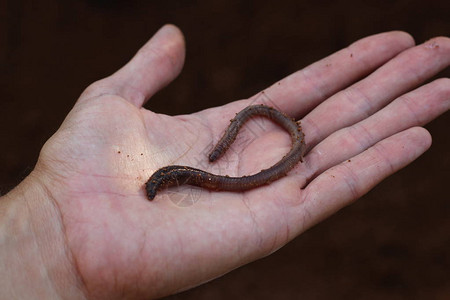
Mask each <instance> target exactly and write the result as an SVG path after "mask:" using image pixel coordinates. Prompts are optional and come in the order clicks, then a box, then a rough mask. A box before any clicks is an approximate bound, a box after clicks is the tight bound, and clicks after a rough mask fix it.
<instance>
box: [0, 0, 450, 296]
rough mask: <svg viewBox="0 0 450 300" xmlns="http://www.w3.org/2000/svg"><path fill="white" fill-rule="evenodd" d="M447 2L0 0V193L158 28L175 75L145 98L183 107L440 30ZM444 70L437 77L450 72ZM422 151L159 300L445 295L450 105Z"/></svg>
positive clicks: (446, 30)
mask: <svg viewBox="0 0 450 300" xmlns="http://www.w3.org/2000/svg"><path fill="white" fill-rule="evenodd" d="M449 16H450V1H432V0H430V1H406V0H404V1H354V0H353V1H324V0H315V1H288V0H279V1H230V0H228V1H225V0H221V1H133V0H128V1H119V0H115V1H114V0H84V1H81V0H80V1H73V0H68V1H57V0H47V1H27V0H0V91H1V96H0V97H1V100H0V137H1V156H0V193H1V194H5V193H6V192H8V191H9V190H10V189H11V188H13V187H14V186H15V185H17V184H18V183H19V182H20V181H21V180H22V179H23V178H24V177H25V176H27V174H28V173H29V172H30V171H31V170H32V169H33V166H34V164H35V162H36V160H37V157H38V155H39V150H40V148H41V147H42V145H43V144H44V143H45V141H46V140H47V139H48V138H49V137H50V136H51V135H52V134H53V132H55V131H56V130H57V128H58V127H59V125H60V124H61V122H62V121H63V119H64V118H65V116H66V114H67V113H68V112H69V111H70V109H71V108H72V106H73V104H74V103H75V101H76V99H77V98H78V96H79V94H80V93H81V92H82V91H83V89H84V88H85V87H86V86H87V85H89V84H90V83H92V82H93V81H95V80H98V79H100V78H103V77H105V76H107V75H109V74H111V73H113V72H114V71H116V70H117V69H118V68H119V67H121V66H122V65H123V64H125V63H126V62H127V61H128V60H129V59H130V58H131V57H132V56H133V55H134V53H135V52H136V51H137V50H138V49H139V47H140V46H141V45H143V44H144V43H145V42H146V41H147V40H148V39H149V38H150V37H151V36H152V34H153V33H155V32H156V31H157V30H158V29H159V28H160V27H161V26H162V25H163V24H165V23H173V24H176V25H177V26H179V27H180V28H181V30H182V31H183V32H184V34H185V37H186V41H187V56H186V63H185V67H184V70H183V72H182V74H181V75H180V76H179V78H178V79H176V80H175V81H174V82H173V83H172V84H171V85H170V86H169V87H167V88H165V89H164V90H163V91H161V92H160V93H158V94H157V95H156V96H155V97H154V98H152V100H151V101H150V102H149V103H148V104H147V105H146V106H147V107H148V108H149V109H152V110H154V111H157V112H161V113H166V114H170V115H174V114H186V113H191V112H195V111H198V110H201V109H205V108H209V107H212V106H217V105H222V104H225V103H228V102H230V101H233V100H237V99H243V98H247V97H250V96H252V95H253V94H255V93H257V92H258V91H260V90H261V89H263V88H266V87H268V86H270V85H271V84H272V83H273V82H275V81H277V80H279V79H281V78H283V77H285V76H287V75H289V74H290V73H293V72H295V71H297V70H299V69H301V68H303V67H305V66H307V65H308V64H311V63H313V62H314V61H316V60H319V59H321V58H323V57H324V56H327V55H329V54H331V53H333V52H335V51H337V50H339V49H341V48H343V47H345V46H347V45H348V44H350V43H352V42H354V41H355V40H357V39H360V38H362V37H365V36H368V35H371V34H375V33H379V32H383V31H389V30H404V31H407V32H409V33H410V34H412V35H413V36H414V38H415V40H416V42H417V43H422V42H424V41H426V40H427V39H429V38H431V37H433V36H438V35H446V36H449V35H450V17H449ZM449 75H450V73H449V69H447V70H446V71H444V72H442V73H441V74H440V75H439V76H437V77H443V76H445V77H449ZM426 128H427V129H428V130H429V131H430V132H431V134H432V135H433V145H432V147H431V149H430V150H429V151H428V152H426V153H425V154H424V155H423V156H422V157H420V158H419V159H418V160H417V161H415V162H414V163H413V164H412V165H410V166H408V167H407V168H405V169H404V170H402V171H400V172H398V173H397V174H395V175H393V176H391V177H390V178H388V179H386V180H385V181H384V182H382V183H381V184H380V185H378V186H377V187H376V188H375V189H373V190H372V191H371V192H369V193H368V194H367V195H366V196H364V197H362V198H361V199H360V200H359V201H358V202H356V203H355V204H353V205H351V206H349V207H347V208H345V209H343V210H341V211H340V212H339V213H337V214H336V215H334V216H333V217H331V218H329V219H328V220H326V221H325V222H323V223H321V224H319V225H317V226H316V227H314V228H312V229H311V230H309V231H307V232H306V233H305V234H303V235H301V236H300V237H298V238H296V239H295V240H294V241H292V242H291V243H289V244H288V245H287V246H285V247H284V248H282V249H280V250H279V251H277V252H276V253H274V254H272V255H270V256H269V257H267V258H264V259H261V260H259V261H256V262H254V263H251V264H249V265H246V266H244V267H241V268H239V269H237V270H235V271H233V272H231V273H229V274H227V275H225V276H223V277H221V278H218V279H216V280H214V281H212V282H209V283H207V284H204V285H202V286H200V287H197V288H194V289H192V290H189V291H186V292H183V293H180V294H178V295H174V296H171V297H169V298H168V299H210V298H212V297H214V298H215V299H229V298H234V299H252V298H258V299H274V298H277V299H294V298H300V297H301V298H303V299H449V298H450V196H449V192H448V190H447V189H448V184H449V178H450V150H449V149H450V138H449V134H448V129H449V128H450V115H449V114H448V113H447V114H446V115H444V116H442V117H440V118H438V119H437V120H435V121H433V122H432V123H430V124H428V125H427V126H426Z"/></svg>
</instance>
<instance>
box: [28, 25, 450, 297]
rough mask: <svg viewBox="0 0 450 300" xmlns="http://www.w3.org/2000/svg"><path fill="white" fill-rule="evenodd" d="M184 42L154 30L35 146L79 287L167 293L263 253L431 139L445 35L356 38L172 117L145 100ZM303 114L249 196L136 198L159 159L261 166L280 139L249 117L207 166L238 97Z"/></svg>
mask: <svg viewBox="0 0 450 300" xmlns="http://www.w3.org/2000/svg"><path fill="white" fill-rule="evenodd" d="M183 61H184V42H183V38H182V35H181V33H180V32H179V30H178V29H177V28H176V27H174V26H170V25H169V26H165V27H163V29H162V30H160V31H159V32H158V33H157V34H156V35H155V36H154V37H153V38H152V40H150V41H149V42H148V43H147V44H146V45H145V46H144V47H143V48H142V49H141V50H140V51H139V52H138V53H137V55H136V56H135V57H134V58H133V60H132V61H130V63H128V64H127V65H126V66H125V67H123V68H122V69H121V70H119V71H118V72H117V73H115V74H113V75H112V76H110V77H108V78H106V79H103V80H101V81H98V82H96V83H94V84H93V85H91V86H90V87H89V88H88V89H87V90H86V91H85V92H84V93H83V94H82V95H81V97H80V99H79V100H78V102H77V103H76V105H75V107H74V108H73V110H72V111H71V112H70V114H69V115H68V117H67V118H66V120H65V121H64V123H63V125H62V126H61V128H60V129H59V130H58V132H57V133H56V134H55V135H54V136H53V137H52V138H51V139H50V140H49V141H48V142H47V144H46V145H45V146H44V148H43V150H42V152H41V156H40V158H39V162H38V164H37V166H36V170H35V172H39V173H40V176H41V177H43V178H44V179H42V180H41V181H42V182H44V183H45V186H46V189H47V190H48V191H49V195H51V198H52V199H53V201H54V202H55V203H56V204H57V207H58V210H59V212H60V218H61V227H62V228H63V233H64V235H65V240H66V241H67V248H68V249H69V250H70V251H68V253H70V254H68V255H70V256H71V257H70V261H71V262H72V263H73V267H74V269H76V272H77V274H78V276H79V278H80V282H82V286H83V289H84V290H85V293H86V295H88V296H94V297H99V298H108V299H114V298H123V297H138V298H139V297H148V296H162V295H167V294H170V293H173V292H176V291H178V290H182V289H186V288H188V287H191V286H194V285H197V284H200V283H201V282H204V281H206V280H209V279H212V278H214V277H217V276H219V275H221V274H223V273H225V272H227V271H230V270H232V269H234V268H236V267H238V266H240V265H242V264H245V263H247V262H250V261H252V260H255V259H257V258H260V257H262V256H264V255H267V254H269V253H271V252H272V251H274V250H276V249H278V248H279V247H281V246H283V245H284V244H286V243H287V242H288V241H289V240H291V239H293V238H294V237H296V236H298V235H299V234H300V233H301V232H303V231H304V230H306V229H307V228H309V227H311V226H312V225H314V224H316V223H317V222H319V221H320V220H322V219H323V218H325V217H327V216H329V215H330V214H332V213H334V212H336V211H337V210H339V209H340V208H342V207H343V206H345V205H348V204H349V203H351V202H352V201H354V200H356V199H357V198H359V197H360V196H361V195H363V194H364V193H366V192H367V191H369V190H370V189H371V188H372V187H374V186H375V185H376V184H377V183H378V182H380V181H381V180H383V179H384V178H386V177H387V176H389V175H390V174H392V173H394V172H396V171H397V170H399V169H400V168H402V167H404V166H405V165H407V164H409V163H410V162H412V161H413V160H414V159H415V158H417V157H418V156H420V155H421V154H422V153H423V152H424V151H425V150H426V149H427V148H428V147H429V146H430V144H431V137H430V135H429V133H428V132H427V131H426V130H425V129H423V128H421V127H416V126H421V125H423V124H425V123H427V122H429V121H430V120H432V119H434V118H436V117H437V116H438V115H440V114H442V113H443V112H445V111H446V110H448V107H449V103H450V98H449V82H448V80H447V79H440V80H436V81H434V82H431V83H428V84H427V85H424V86H422V87H420V88H418V89H415V88H417V86H419V85H420V84H421V83H422V82H423V81H424V80H426V79H428V78H430V77H431V76H433V75H434V74H436V73H437V72H439V71H440V70H442V69H444V68H446V67H447V66H448V64H449V62H450V43H449V41H448V40H447V39H445V38H438V39H434V40H433V41H429V42H427V43H426V44H424V45H420V46H416V47H413V40H412V39H411V38H410V37H409V36H408V35H407V34H405V33H400V32H391V33H385V34H380V35H376V36H372V37H368V38H365V39H363V40H360V41H358V42H356V43H354V44H353V45H351V46H350V47H348V48H346V49H344V50H341V51H339V52H337V53H335V54H333V55H331V56H330V57H327V58H325V59H324V60H322V61H319V62H317V63H315V64H313V65H311V66H309V67H307V68H305V69H303V70H301V71H299V72H297V73H295V74H292V75H291V76H289V77H287V78H285V79H282V80H281V81H279V82H277V83H275V84H274V85H273V86H271V87H270V88H268V89H266V90H265V91H263V92H261V93H258V94H257V95H255V96H254V97H252V98H250V99H247V100H241V101H236V102H234V103H230V104H228V105H225V106H223V107H219V108H212V109H208V110H205V111H201V112H198V113H195V114H192V115H185V116H175V117H170V116H166V115H161V114H156V113H153V112H151V111H149V110H147V109H144V108H142V105H143V104H144V103H145V101H147V100H148V99H149V98H150V97H151V96H152V95H153V94H154V93H155V92H157V91H158V90H159V89H160V88H162V87H163V86H165V85H167V84H168V83H169V82H170V81H171V80H172V79H173V78H175V77H176V76H177V74H178V73H179V72H180V70H181V67H182V65H183ZM254 103H264V104H267V105H270V106H275V107H277V108H278V109H279V110H281V111H283V112H285V113H287V114H288V115H290V116H292V117H294V118H296V119H301V120H302V127H303V131H304V133H305V136H306V144H307V148H308V150H307V154H306V156H305V159H304V162H303V163H300V164H298V165H297V166H296V167H295V168H294V169H293V170H292V171H291V172H289V174H288V176H286V177H284V178H281V179H280V180H278V181H275V182H273V183H271V184H270V185H266V186H263V187H260V188H257V189H253V190H249V191H246V192H239V193H237V192H212V191H208V190H204V189H200V188H196V187H191V186H181V187H176V188H171V189H169V190H163V191H160V192H159V193H158V195H157V197H156V198H155V200H154V201H152V202H150V201H148V200H147V197H146V195H145V190H144V184H145V182H146V181H147V179H148V177H149V176H150V175H151V174H152V173H153V172H154V171H155V170H156V169H158V168H160V167H163V166H166V165H171V164H181V165H188V166H192V167H196V168H200V169H205V170H207V171H210V172H213V173H216V174H221V175H225V174H227V175H232V176H242V175H247V174H252V173H256V172H258V171H259V170H261V169H262V168H266V167H269V166H271V165H272V164H273V163H274V162H276V161H278V160H279V159H280V158H281V157H282V156H283V155H284V154H285V153H286V152H288V151H289V149H290V146H291V145H290V143H291V142H290V137H289V134H287V133H286V132H285V131H284V130H282V129H281V128H280V127H278V126H277V125H276V124H273V123H271V122H270V121H268V120H263V119H255V120H252V121H250V122H249V124H248V126H247V125H246V128H247V129H246V130H243V132H242V133H241V134H240V135H239V138H238V140H237V141H236V142H235V144H234V145H233V146H232V147H231V149H229V151H228V152H227V154H226V155H225V156H224V157H222V158H221V159H220V160H219V161H217V162H216V163H214V164H210V163H209V162H208V161H207V154H208V151H209V150H210V149H211V148H212V146H213V144H214V143H215V142H217V140H218V139H219V138H220V137H221V134H222V133H223V131H224V129H225V128H226V127H227V126H228V124H229V120H230V119H231V118H232V117H234V115H235V113H236V112H238V111H240V110H241V109H243V108H244V107H246V106H248V105H250V104H254Z"/></svg>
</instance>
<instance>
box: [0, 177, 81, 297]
mask: <svg viewBox="0 0 450 300" xmlns="http://www.w3.org/2000/svg"><path fill="white" fill-rule="evenodd" d="M42 182H43V179H42V178H41V177H40V174H37V172H36V171H33V172H32V173H31V174H30V176H28V177H27V178H26V179H25V180H24V181H23V182H22V183H20V185H19V186H17V187H16V188H15V189H13V190H12V191H11V192H10V193H8V194H7V195H5V196H3V197H1V198H0V266H1V267H0V298H1V299H13V298H15V299H61V298H64V299H82V298H84V297H83V293H82V283H81V280H80V279H79V277H78V274H77V273H76V268H75V263H74V262H73V259H72V256H71V253H70V249H67V245H66V242H65V233H64V227H63V222H62V220H61V215H60V211H59V209H58V206H57V204H56V202H55V200H54V199H52V198H51V193H50V192H49V191H48V190H47V189H46V187H45V184H43V183H42Z"/></svg>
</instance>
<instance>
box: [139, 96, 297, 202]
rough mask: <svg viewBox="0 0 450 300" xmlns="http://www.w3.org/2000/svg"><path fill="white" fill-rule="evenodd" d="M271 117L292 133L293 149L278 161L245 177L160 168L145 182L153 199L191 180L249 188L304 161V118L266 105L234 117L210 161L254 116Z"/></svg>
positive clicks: (209, 185) (204, 184)
mask: <svg viewBox="0 0 450 300" xmlns="http://www.w3.org/2000/svg"><path fill="white" fill-rule="evenodd" d="M256 115H259V116H264V117H267V118H269V119H271V120H273V121H275V122H277V123H278V124H279V125H281V126H282V127H283V128H284V129H286V130H287V131H288V132H289V133H290V134H291V139H292V147H291V150H290V151H289V152H288V153H287V154H286V155H285V156H284V157H283V158H282V159H281V160H280V161H279V162H277V163H276V164H275V165H273V166H272V167H270V168H268V169H264V170H261V171H260V172H259V173H256V174H254V175H249V176H242V177H230V176H221V175H214V174H211V173H208V172H206V171H202V170H199V169H195V168H192V167H187V166H177V165H173V166H167V167H163V168H161V169H159V170H157V171H156V172H155V173H153V175H152V176H151V177H150V178H149V180H148V181H147V183H146V184H145V189H146V191H147V197H148V199H149V200H152V199H153V198H155V196H156V192H157V191H158V190H159V189H160V188H162V187H170V186H176V185H180V184H189V185H194V186H199V187H203V188H207V189H210V190H217V191H219V190H222V191H245V190H249V189H252V188H256V187H259V186H261V185H264V184H269V183H270V182H272V181H274V180H277V179H279V178H281V177H283V176H285V175H286V174H287V173H288V172H289V171H290V170H291V169H292V168H293V167H294V166H295V165H296V164H297V163H298V162H299V161H303V154H304V152H305V148H306V145H305V136H304V134H303V132H302V128H301V126H300V122H299V121H298V122H296V121H295V120H294V119H291V118H290V117H288V116H287V115H285V114H284V113H282V112H280V111H278V110H276V109H274V108H272V107H269V106H266V105H252V106H248V107H246V108H245V109H243V110H242V111H240V112H239V113H237V114H236V116H235V117H234V118H233V119H232V120H231V121H230V122H231V123H230V125H229V127H228V128H227V130H226V131H225V134H224V135H223V137H222V138H221V139H220V141H219V142H218V143H217V145H216V146H215V147H214V149H213V150H212V152H211V153H210V154H209V161H210V162H213V161H215V160H216V159H218V158H219V157H221V156H222V155H223V154H224V153H225V152H226V151H227V149H228V148H229V147H230V145H231V144H232V143H233V142H234V140H235V139H236V136H237V134H238V132H239V129H240V128H241V127H242V125H243V124H244V123H245V122H246V121H247V120H248V119H250V118H251V117H253V116H256Z"/></svg>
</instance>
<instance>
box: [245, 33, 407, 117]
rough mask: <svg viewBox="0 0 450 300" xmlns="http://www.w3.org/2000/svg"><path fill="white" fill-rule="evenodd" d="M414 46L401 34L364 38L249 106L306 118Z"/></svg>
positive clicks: (277, 85) (282, 82)
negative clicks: (264, 106) (258, 105)
mask: <svg viewBox="0 0 450 300" xmlns="http://www.w3.org/2000/svg"><path fill="white" fill-rule="evenodd" d="M412 46H414V40H413V38H412V37H411V36H410V35H409V34H407V33H405V32H400V31H393V32H386V33H381V34H376V35H373V36H369V37H366V38H363V39H361V40H358V41H356V42H354V43H353V44H351V45H350V46H348V47H346V48H344V49H342V50H340V51H338V52H336V53H334V54H332V55H330V56H328V57H326V58H324V59H322V60H320V61H318V62H316V63H313V64H311V65H309V66H308V67H306V68H304V69H302V70H299V71H297V72H295V73H293V74H291V75H289V76H287V77H285V78H283V79H281V80H280V81H278V82H276V83H275V84H273V85H272V86H270V87H269V88H267V89H265V90H264V91H262V92H261V93H258V94H256V95H255V96H253V97H251V98H250V99H248V100H246V101H245V102H262V103H265V104H268V105H270V104H272V105H273V106H276V107H278V108H279V109H280V110H282V111H284V112H288V113H289V115H290V116H292V117H301V116H304V115H305V114H306V113H308V112H309V111H311V110H312V109H313V108H314V107H316V106H317V105H318V104H319V103H321V102H322V101H324V100H325V99H327V98H328V97H330V96H331V95H333V94H335V93H336V92H338V91H339V90H342V89H343V88H346V87H348V86H349V85H351V84H352V83H354V82H355V81H357V80H358V79H360V78H361V77H364V76H366V75H368V74H369V73H371V72H372V71H374V70H375V69H377V68H378V67H379V66H381V65H383V64H384V63H385V62H387V61H389V60H390V59H391V58H393V57H394V56H396V55H397V54H399V53H400V52H402V51H404V50H405V49H408V48H410V47H412ZM247 105H248V103H247Z"/></svg>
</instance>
